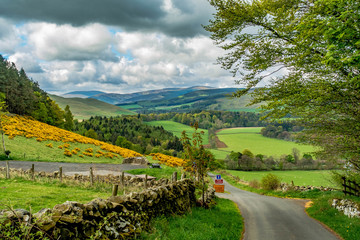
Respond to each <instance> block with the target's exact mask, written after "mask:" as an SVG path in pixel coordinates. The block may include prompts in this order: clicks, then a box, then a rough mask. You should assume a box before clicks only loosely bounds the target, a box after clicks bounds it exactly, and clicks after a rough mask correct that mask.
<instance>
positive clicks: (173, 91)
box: [91, 87, 210, 104]
mask: <svg viewBox="0 0 360 240" xmlns="http://www.w3.org/2000/svg"><path fill="white" fill-rule="evenodd" d="M202 89H210V88H209V87H190V88H165V89H157V90H149V91H144V92H136V93H129V94H117V93H101V94H97V95H93V96H91V98H95V99H98V100H100V101H103V102H107V103H110V104H128V103H134V102H139V101H154V100H166V99H171V98H174V97H177V96H181V95H183V94H186V93H189V92H193V91H198V90H202Z"/></svg>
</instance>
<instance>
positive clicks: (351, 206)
mask: <svg viewBox="0 0 360 240" xmlns="http://www.w3.org/2000/svg"><path fill="white" fill-rule="evenodd" d="M332 207H334V208H336V209H337V210H339V211H340V212H343V213H344V214H345V215H346V216H348V217H350V218H352V217H357V218H360V205H359V204H357V203H355V202H353V201H350V200H348V199H333V202H332Z"/></svg>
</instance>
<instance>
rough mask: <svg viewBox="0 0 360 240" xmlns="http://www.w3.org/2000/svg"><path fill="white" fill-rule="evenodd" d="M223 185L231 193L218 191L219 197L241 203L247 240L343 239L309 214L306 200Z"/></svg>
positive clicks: (239, 204)
mask: <svg viewBox="0 0 360 240" xmlns="http://www.w3.org/2000/svg"><path fill="white" fill-rule="evenodd" d="M210 176H211V177H212V178H213V179H214V178H215V176H214V175H212V174H210ZM224 184H225V191H226V192H230V193H217V196H219V197H222V198H227V199H230V200H232V201H234V202H235V203H236V204H237V205H238V206H239V208H240V211H241V215H242V216H243V218H244V222H245V235H244V239H245V240H297V239H299V240H339V239H340V238H338V237H336V236H335V235H334V234H333V233H331V232H330V231H329V230H328V229H326V228H325V227H323V226H322V225H321V224H320V223H319V222H317V221H316V220H314V219H312V218H311V217H309V216H308V215H307V214H306V212H305V210H304V209H305V207H304V206H305V203H306V200H295V199H282V198H276V197H269V196H263V195H259V194H256V193H252V192H247V191H243V190H240V189H238V188H236V187H233V186H232V185H230V184H228V183H227V182H226V181H224Z"/></svg>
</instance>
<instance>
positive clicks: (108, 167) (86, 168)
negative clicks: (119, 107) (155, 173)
mask: <svg viewBox="0 0 360 240" xmlns="http://www.w3.org/2000/svg"><path fill="white" fill-rule="evenodd" d="M32 164H34V168H35V171H36V172H42V171H43V172H48V173H51V172H54V171H59V168H60V167H62V169H63V173H64V174H65V175H74V174H75V173H77V174H82V175H89V172H90V167H92V168H93V171H94V174H96V175H107V174H120V173H121V172H122V171H126V170H132V169H138V168H146V166H143V165H132V164H102V163H64V162H33V161H12V160H10V161H9V167H10V168H17V169H19V168H21V169H23V170H28V169H31V166H32ZM5 166H6V161H0V167H5ZM125 174H126V175H127V173H125Z"/></svg>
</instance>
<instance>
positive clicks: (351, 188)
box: [341, 177, 360, 197]
mask: <svg viewBox="0 0 360 240" xmlns="http://www.w3.org/2000/svg"><path fill="white" fill-rule="evenodd" d="M341 179H342V180H343V184H342V186H343V187H344V189H343V193H344V194H345V195H350V196H358V197H360V185H359V184H358V183H357V182H355V181H352V180H349V179H346V177H342V178H341Z"/></svg>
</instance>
